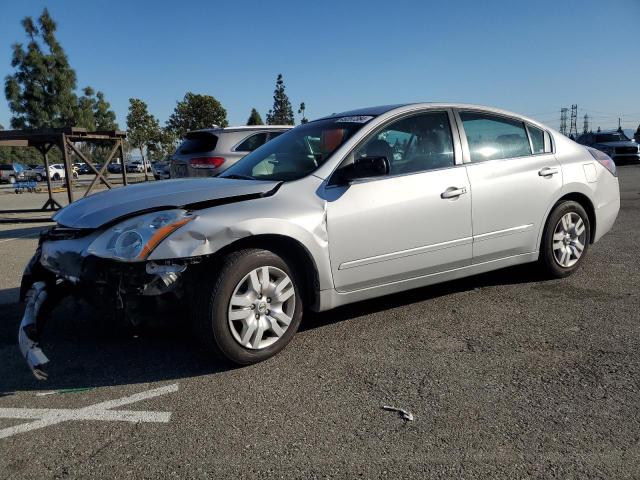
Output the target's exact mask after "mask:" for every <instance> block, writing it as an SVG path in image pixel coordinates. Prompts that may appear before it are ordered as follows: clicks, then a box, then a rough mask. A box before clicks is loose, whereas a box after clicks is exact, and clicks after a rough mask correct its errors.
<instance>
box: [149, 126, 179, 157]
mask: <svg viewBox="0 0 640 480" xmlns="http://www.w3.org/2000/svg"><path fill="white" fill-rule="evenodd" d="M177 140H178V138H177V137H176V136H175V134H174V133H173V132H172V131H171V130H169V129H168V128H160V129H159V130H158V132H157V137H156V138H154V139H153V143H152V144H151V145H149V147H148V152H149V159H151V160H153V161H158V160H163V159H165V158H166V157H167V155H170V154H172V153H173V152H174V151H175V149H176V142H177Z"/></svg>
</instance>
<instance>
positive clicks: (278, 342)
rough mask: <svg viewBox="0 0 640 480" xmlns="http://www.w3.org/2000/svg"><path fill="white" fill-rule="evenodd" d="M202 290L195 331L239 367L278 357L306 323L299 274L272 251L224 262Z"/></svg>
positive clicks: (256, 251)
mask: <svg viewBox="0 0 640 480" xmlns="http://www.w3.org/2000/svg"><path fill="white" fill-rule="evenodd" d="M204 276H205V277H206V278H201V280H204V282H203V283H204V285H203V288H198V289H197V290H198V291H199V292H200V294H199V295H198V296H197V297H196V302H195V303H196V305H195V312H194V313H195V315H194V326H195V329H196V333H197V334H198V338H199V339H200V340H201V341H203V342H204V344H205V346H207V347H208V348H210V349H212V350H213V351H214V352H215V353H216V354H218V355H219V356H221V357H222V358H224V359H227V360H229V361H231V362H233V363H236V364H240V365H248V364H252V363H257V362H260V361H262V360H266V359H267V358H269V357H271V356H273V355H275V354H276V353H278V352H279V351H280V350H282V349H283V348H284V347H285V346H286V345H287V344H288V343H289V341H291V338H292V337H293V335H294V334H295V333H296V331H297V330H298V327H299V325H300V321H301V319H302V308H303V307H302V297H301V294H300V288H299V283H298V281H297V276H296V273H295V270H294V268H292V267H290V266H289V265H288V264H287V262H286V261H285V260H284V259H283V258H281V257H280V256H278V255H276V254H275V253H273V252H270V251H268V250H261V249H246V250H241V251H238V252H233V253H230V254H228V255H226V256H225V257H224V258H222V260H221V262H220V263H219V266H218V268H217V269H216V271H215V272H213V274H212V273H211V272H207V273H206V274H204Z"/></svg>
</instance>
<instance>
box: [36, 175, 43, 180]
mask: <svg viewBox="0 0 640 480" xmlns="http://www.w3.org/2000/svg"><path fill="white" fill-rule="evenodd" d="M41 181H42V175H40V174H39V173H38V174H37V175H36V182H41Z"/></svg>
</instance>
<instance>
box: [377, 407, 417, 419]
mask: <svg viewBox="0 0 640 480" xmlns="http://www.w3.org/2000/svg"><path fill="white" fill-rule="evenodd" d="M382 408H383V409H384V410H389V411H390V412H398V413H399V414H400V416H401V417H402V418H403V419H404V420H407V421H408V422H413V414H412V413H411V412H410V411H408V410H405V409H404V408H398V407H392V406H390V405H384V406H383V407H382Z"/></svg>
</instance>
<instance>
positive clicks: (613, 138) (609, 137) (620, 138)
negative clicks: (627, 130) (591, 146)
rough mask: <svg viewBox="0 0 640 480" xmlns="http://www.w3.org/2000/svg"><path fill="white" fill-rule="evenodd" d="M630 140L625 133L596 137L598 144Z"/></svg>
mask: <svg viewBox="0 0 640 480" xmlns="http://www.w3.org/2000/svg"><path fill="white" fill-rule="evenodd" d="M627 141H629V139H628V138H627V136H626V135H625V134H624V133H618V132H616V133H599V134H598V135H596V143H606V142H627Z"/></svg>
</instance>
